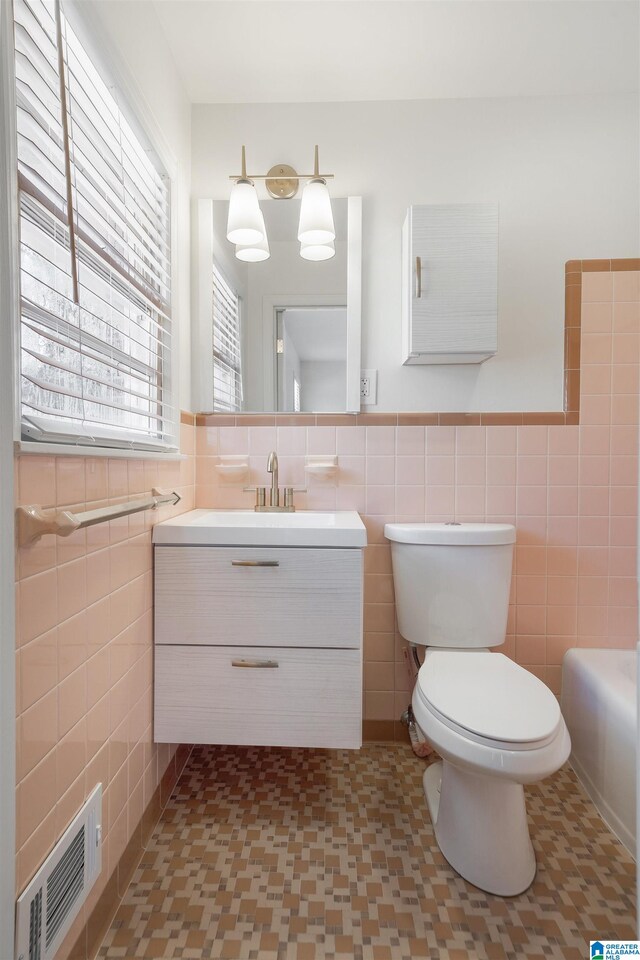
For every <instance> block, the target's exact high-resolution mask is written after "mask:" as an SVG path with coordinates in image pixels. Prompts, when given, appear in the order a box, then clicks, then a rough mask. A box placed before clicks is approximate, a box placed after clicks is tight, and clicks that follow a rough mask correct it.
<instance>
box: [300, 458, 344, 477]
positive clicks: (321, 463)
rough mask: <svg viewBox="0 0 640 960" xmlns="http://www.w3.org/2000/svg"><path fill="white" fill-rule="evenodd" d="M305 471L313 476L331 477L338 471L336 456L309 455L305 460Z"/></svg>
mask: <svg viewBox="0 0 640 960" xmlns="http://www.w3.org/2000/svg"><path fill="white" fill-rule="evenodd" d="M304 469H305V473H308V474H311V476H314V477H333V476H334V475H335V474H336V473H337V471H338V458H337V457H332V456H327V455H326V454H325V455H320V456H309V457H307V458H306V460H305V468H304Z"/></svg>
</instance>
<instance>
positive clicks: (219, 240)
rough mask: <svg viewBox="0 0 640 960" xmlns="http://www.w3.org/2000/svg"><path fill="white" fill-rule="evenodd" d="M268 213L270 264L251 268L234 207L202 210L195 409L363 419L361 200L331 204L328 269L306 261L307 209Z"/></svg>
mask: <svg viewBox="0 0 640 960" xmlns="http://www.w3.org/2000/svg"><path fill="white" fill-rule="evenodd" d="M260 206H261V209H262V212H263V214H264V218H265V224H266V229H267V237H268V241H269V249H270V254H271V255H270V257H269V259H268V260H264V261H261V262H257V263H247V262H245V261H242V260H239V259H237V258H236V256H235V247H234V245H233V244H231V243H229V242H228V240H227V239H226V222H227V211H228V204H227V202H226V201H218V200H197V201H195V204H194V210H193V223H194V233H193V244H194V251H195V256H194V264H195V270H196V274H197V276H196V277H195V278H194V279H195V281H196V282H195V290H194V294H195V296H194V319H195V324H194V338H195V342H194V351H193V362H194V380H195V383H194V388H195V407H196V409H198V410H199V411H203V412H204V411H206V412H210V411H214V412H238V413H245V412H251V413H255V412H268V413H271V412H291V413H298V412H311V413H325V412H332V413H357V412H358V411H359V409H360V323H361V316H360V314H361V307H360V302H361V200H360V198H359V197H350V198H349V199H338V200H332V207H333V215H334V221H335V226H336V239H335V256H334V257H332V258H331V259H328V260H322V261H310V260H305V259H303V258H302V257H301V256H300V243H299V242H298V240H297V231H298V220H299V216H300V201H299V200H297V199H294V200H261V203H260ZM216 284H218V286H216ZM220 285H222V289H223V290H224V293H220V292H219V286H220ZM216 295H218V297H219V300H220V301H221V302H223V305H224V315H217V314H216Z"/></svg>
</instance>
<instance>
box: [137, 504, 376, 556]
mask: <svg viewBox="0 0 640 960" xmlns="http://www.w3.org/2000/svg"><path fill="white" fill-rule="evenodd" d="M153 542H154V544H157V545H159V546H162V545H165V546H170V545H171V546H218V547H221V546H232V547H237V546H244V547H365V546H366V545H367V531H366V529H365V526H364V524H363V522H362V520H361V519H360V516H359V514H358V513H356V511H355V510H339V511H337V512H332V511H329V510H327V511H313V510H296V511H295V512H294V513H256V512H255V511H254V510H190V511H189V512H188V513H183V514H182V515H181V516H179V517H174V518H173V519H172V520H165V521H164V522H163V523H157V524H156V525H155V526H154V528H153Z"/></svg>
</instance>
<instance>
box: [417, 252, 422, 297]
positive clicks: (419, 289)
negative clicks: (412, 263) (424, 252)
mask: <svg viewBox="0 0 640 960" xmlns="http://www.w3.org/2000/svg"><path fill="white" fill-rule="evenodd" d="M421 297H422V257H416V300H420V299H421Z"/></svg>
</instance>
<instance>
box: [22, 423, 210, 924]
mask: <svg viewBox="0 0 640 960" xmlns="http://www.w3.org/2000/svg"><path fill="white" fill-rule="evenodd" d="M181 429H182V436H181V449H182V452H183V454H186V458H185V459H184V460H181V461H179V462H178V461H159V460H116V459H112V460H110V459H106V458H91V457H86V458H83V457H62V456H55V457H54V456H40V455H24V456H20V457H18V458H17V459H16V491H17V503H18V504H30V503H39V504H42V505H43V506H58V507H68V508H69V509H71V510H85V509H89V510H90V509H95V508H97V507H99V506H104V505H106V504H110V503H116V502H118V501H119V500H122V499H125V500H126V499H130V498H132V497H136V496H139V495H142V494H144V493H150V491H151V489H152V487H156V486H157V487H160V488H163V489H164V488H167V489H171V490H173V489H177V490H178V492H179V493H180V495H181V497H182V502H181V503H180V504H179V505H178V506H177V507H162V508H161V509H160V510H158V511H157V512H155V511H147V512H145V513H139V514H135V515H133V516H131V517H128V518H125V519H122V520H113V521H111V522H110V523H104V524H99V525H97V526H94V527H89V528H87V529H86V530H81V531H78V532H77V533H75V534H73V535H72V536H71V537H69V538H67V539H61V538H56V537H53V536H46V537H43V538H42V539H41V540H40V541H39V543H37V544H35V545H33V546H31V547H25V548H21V549H19V550H18V551H17V559H16V569H17V572H18V582H17V583H16V606H17V617H18V631H17V650H16V677H17V780H18V783H17V861H16V886H17V890H18V892H19V891H21V890H22V889H23V887H24V886H25V884H26V883H27V881H28V880H29V879H30V877H31V876H32V874H33V873H34V872H35V870H36V868H37V867H38V866H39V865H40V863H41V862H42V860H43V859H44V858H45V857H46V855H47V854H48V852H49V851H50V850H51V848H52V847H53V845H54V844H55V842H56V840H57V839H58V837H59V836H60V835H61V834H62V832H63V831H64V829H65V828H66V826H67V825H68V823H69V821H70V820H71V819H72V817H73V816H75V814H76V813H77V811H78V809H79V807H80V806H81V805H82V803H83V802H84V800H85V798H86V797H87V795H88V794H89V792H90V791H91V790H92V789H93V787H94V786H95V785H96V783H98V782H100V781H101V782H102V784H103V789H104V799H103V804H104V806H103V818H104V820H103V829H104V847H103V869H102V874H101V876H100V879H99V880H98V883H97V885H96V887H95V888H94V890H93V891H92V894H91V897H90V900H89V901H88V903H87V905H86V908H85V914H86V916H88V910H89V909H90V908H91V906H92V905H93V904H94V903H95V902H96V900H97V898H98V896H99V895H100V893H101V892H102V890H103V888H104V886H105V884H106V881H107V879H108V878H109V876H110V874H111V873H112V871H113V869H114V867H115V865H116V864H117V862H118V860H119V858H120V856H121V854H122V852H123V851H124V849H125V846H126V844H127V842H128V841H129V839H130V838H131V836H132V834H133V831H134V829H135V827H136V826H137V824H138V822H139V820H140V818H141V816H142V813H143V811H144V809H145V808H146V806H147V805H148V803H149V801H150V799H151V797H152V796H153V793H154V791H155V789H156V787H157V786H158V783H159V782H160V778H161V777H162V774H163V773H164V771H165V769H166V767H167V765H168V763H169V761H170V759H171V757H172V756H173V754H174V752H175V745H168V744H162V745H159V746H158V745H155V744H154V743H153V741H152V727H151V721H152V652H153V651H152V642H153V638H152V619H153V618H152V582H151V581H152V565H151V559H152V556H151V533H150V531H151V527H152V526H153V524H154V523H157V522H158V521H159V520H163V519H166V518H167V517H169V516H172V515H174V514H178V513H182V512H184V511H185V510H191V509H193V505H194V489H195V488H194V447H195V436H194V433H195V427H193V426H186V425H183V426H182V428H181Z"/></svg>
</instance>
